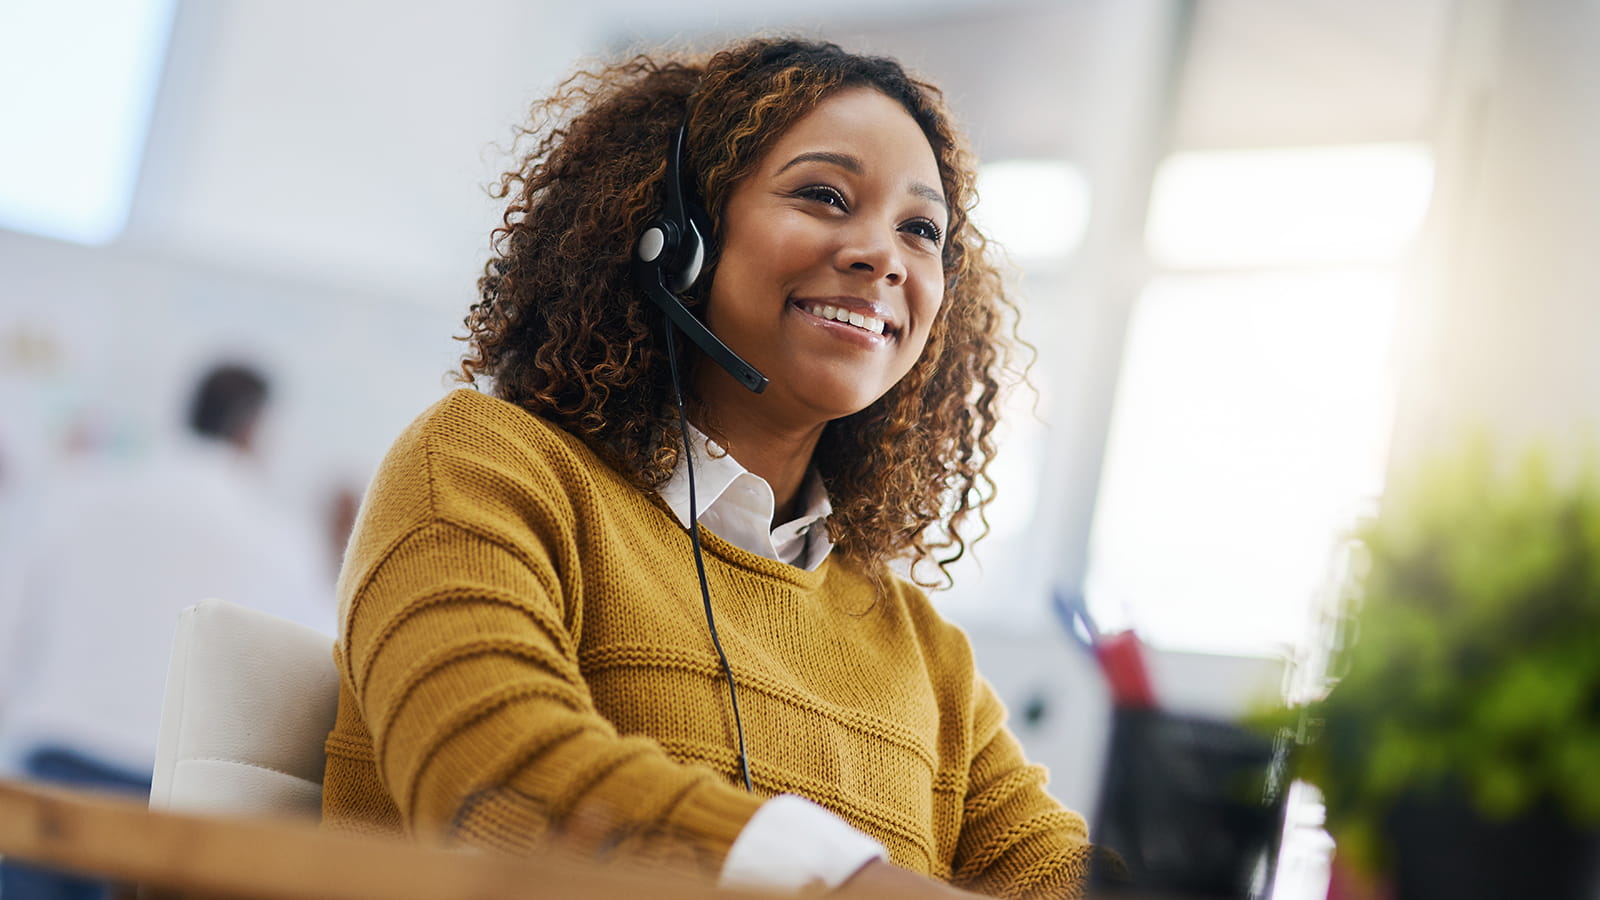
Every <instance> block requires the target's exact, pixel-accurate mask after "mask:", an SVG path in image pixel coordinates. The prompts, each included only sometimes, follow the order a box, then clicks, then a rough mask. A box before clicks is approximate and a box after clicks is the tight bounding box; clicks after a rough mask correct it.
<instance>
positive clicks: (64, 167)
mask: <svg viewBox="0 0 1600 900" xmlns="http://www.w3.org/2000/svg"><path fill="white" fill-rule="evenodd" d="M174 6H175V4H174V0H9V2H6V3H0V123H4V124H3V126H0V127H3V128H4V131H5V139H4V140H0V227H3V228H10V229H13V230H16V231H27V232H32V233H34V234H41V235H45V236H48V237H54V238H60V239H63V240H69V241H76V242H78V243H83V244H104V243H107V242H109V241H111V240H114V239H115V238H116V237H117V235H118V234H120V233H121V232H122V229H123V226H124V225H126V224H127V220H128V210H129V206H130V205H131V203H132V200H133V190H134V185H135V181H136V180H137V177H138V173H139V163H140V158H141V156H142V152H143V148H144V143H145V133H146V131H147V130H148V128H149V124H150V111H151V108H152V107H153V106H154V103H155V94H156V88H157V85H158V82H159V80H160V75H161V66H162V61H163V59H164V57H165V55H166V45H167V37H168V35H169V34H170V33H171V30H172V17H173V9H174Z"/></svg>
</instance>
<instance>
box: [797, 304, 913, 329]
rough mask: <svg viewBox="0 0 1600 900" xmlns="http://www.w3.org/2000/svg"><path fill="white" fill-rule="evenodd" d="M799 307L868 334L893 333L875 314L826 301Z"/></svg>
mask: <svg viewBox="0 0 1600 900" xmlns="http://www.w3.org/2000/svg"><path fill="white" fill-rule="evenodd" d="M800 308H801V309H803V310H805V311H806V312H808V313H810V314H811V315H813V316H816V317H817V318H819V319H827V320H829V321H832V322H840V323H843V324H845V325H851V326H854V327H856V328H859V329H861V330H862V331H865V332H868V333H870V334H880V335H881V334H888V335H890V336H893V335H894V329H893V328H890V327H889V323H888V322H886V321H885V320H883V319H880V318H877V317H876V316H869V315H865V314H864V313H858V312H851V311H850V310H848V309H843V308H841V307H838V306H830V305H829V304H826V303H807V304H804V305H802V306H801V307H800Z"/></svg>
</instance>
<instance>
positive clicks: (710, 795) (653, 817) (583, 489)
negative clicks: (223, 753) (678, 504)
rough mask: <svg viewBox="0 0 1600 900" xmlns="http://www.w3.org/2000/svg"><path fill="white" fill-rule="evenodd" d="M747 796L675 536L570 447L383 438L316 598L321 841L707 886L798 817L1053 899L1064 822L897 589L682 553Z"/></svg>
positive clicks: (489, 435)
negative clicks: (411, 841) (349, 529)
mask: <svg viewBox="0 0 1600 900" xmlns="http://www.w3.org/2000/svg"><path fill="white" fill-rule="evenodd" d="M702 536H703V538H704V549H705V561H706V570H707V571H706V574H707V577H708V578H709V580H710V586H711V598H712V602H713V604H714V606H715V609H716V615H717V628H718V632H719V633H720V635H721V638H722V643H723V646H724V647H725V648H726V650H727V653H728V658H729V660H730V662H731V663H732V666H733V672H734V676H735V678H736V679H737V680H738V684H739V702H740V709H741V713H742V716H743V720H744V727H745V733H746V739H747V742H748V746H749V754H750V767H751V773H752V775H753V777H754V781H755V786H756V791H757V793H756V794H755V795H751V794H748V793H746V792H745V791H744V789H743V787H742V786H741V781H740V778H739V775H738V760H737V755H736V750H735V747H736V739H735V736H734V725H733V717H732V713H731V712H730V707H729V701H728V689H727V685H726V683H725V680H724V675H723V673H722V670H721V668H720V666H719V664H718V662H717V658H716V655H715V652H714V650H713V649H712V645H711V639H710V636H709V633H708V631H707V629H706V622H705V616H704V613H703V611H702V607H701V599H700V591H699V586H698V582H697V581H696V577H695V570H694V562H693V556H692V554H691V550H690V544H689V537H688V534H687V533H686V531H685V530H684V529H683V527H682V526H680V525H679V524H678V522H677V520H676V519H675V518H674V517H673V515H672V513H671V512H670V510H668V509H667V508H666V506H665V505H664V504H663V503H662V502H661V501H660V500H659V499H658V498H657V497H655V496H654V495H651V494H646V493H643V492H640V491H639V490H637V489H635V488H634V487H632V486H630V485H629V484H628V483H627V482H626V481H624V480H623V479H622V478H621V477H620V476H619V475H617V474H616V473H615V472H613V471H612V470H610V469H609V468H607V467H606V466H605V465H603V464H602V463H601V462H600V461H599V460H598V459H597V458H596V457H595V456H594V455H593V454H592V453H591V452H590V451H589V450H588V449H587V448H586V447H585V446H584V445H583V444H582V443H580V442H579V441H578V440H577V439H575V438H573V437H572V436H571V435H569V434H567V433H565V432H563V431H561V430H560V429H558V428H556V427H554V426H553V425H551V424H550V423H548V422H546V421H544V420H542V419H539V418H537V417H535V416H533V415H531V414H529V413H528V412H526V411H524V410H522V409H520V408H518V407H516V406H513V405H511V404H508V403H505V402H503V401H500V400H496V399H493V398H491V397H488V396H485V395H483V394H480V393H477V392H475V391H470V390H458V391H454V392H452V393H451V394H450V395H449V396H448V397H446V398H445V399H443V400H442V401H440V402H439V403H438V404H436V405H435V406H434V407H433V408H431V409H430V410H428V411H427V412H426V413H424V414H423V415H422V416H421V417H420V418H419V419H418V420H417V421H416V422H415V423H413V424H412V425H411V427H410V428H409V429H407V430H406V432H405V433H404V434H402V435H401V436H400V438H399V439H398V440H397V441H396V443H395V445H394V447H393V448H392V449H391V451H390V452H389V455H388V457H387V458H386V460H385V461H384V463H383V465H382V467H381V469H380V470H379V472H378V475H377V477H376V479H375V480H374V482H373V484H372V487H371V489H370V491H369V492H368V494H367V499H366V502H365V505H364V506H363V509H362V512H361V519H360V523H359V525H358V527H357V529H356V532H355V535H354V537H353V539H352V542H351V545H350V549H349V552H348V555H347V557H346V559H345V565H344V572H343V574H342V576H341V578H340V585H339V597H340V605H341V612H342V618H343V624H342V627H341V632H340V635H339V641H338V646H337V648H336V650H335V658H336V661H337V663H338V667H339V671H340V674H341V685H340V696H339V713H338V721H337V724H336V725H335V727H334V730H333V732H332V733H331V734H330V735H329V737H328V741H327V752H328V762H327V772H326V782H325V784H324V795H323V796H324V799H323V813H324V820H325V821H326V822H327V823H328V824H329V825H330V826H331V827H335V828H342V829H350V830H358V831H367V832H382V833H396V834H402V833H403V834H411V835H413V836H416V837H419V838H423V839H427V840H435V841H444V842H447V843H457V844H467V845H476V846H483V847H490V848H499V849H503V850H511V851H525V850H532V849H533V848H535V847H537V846H540V845H541V844H543V843H544V842H547V841H556V842H560V843H561V844H562V845H563V846H566V847H574V846H575V847H578V848H580V849H581V850H583V851H585V852H588V853H590V854H593V855H596V856H600V857H603V858H628V859H633V860H638V859H644V860H651V861H660V862H663V863H672V864H688V865H691V866H693V867H695V868H697V869H699V870H700V871H703V872H706V873H708V874H711V873H715V872H716V871H717V870H718V869H719V868H720V866H721V864H722V859H723V857H724V855H725V854H726V853H727V850H728V847H729V845H730V844H732V842H733V840H734V838H735V837H736V836H737V835H738V833H739V830H740V829H741V828H742V827H743V826H744V823H745V821H746V820H747V819H748V818H749V817H750V816H751V814H753V813H754V812H755V810H756V808H757V807H758V806H759V805H760V804H761V802H762V801H763V800H764V799H765V798H767V797H769V796H772V795H775V794H779V793H794V794H800V795H802V796H805V797H807V798H810V799H811V800H813V801H815V802H817V803H820V804H821V805H823V806H825V807H827V808H829V809H831V810H833V811H834V812H836V813H838V814H839V815H840V816H842V817H844V818H845V819H846V820H848V821H849V822H850V823H851V824H853V825H854V826H855V827H856V828H859V829H860V830H862V831H864V832H866V833H867V834H870V835H872V836H873V837H875V838H877V839H878V840H880V841H882V842H883V844H884V845H885V846H886V847H887V848H888V849H889V852H890V855H891V857H892V858H893V861H894V862H895V863H897V864H899V865H901V866H904V867H906V868H909V869H913V870H915V871H918V872H923V873H927V874H929V875H932V876H934V877H937V878H941V879H945V880H948V881H952V882H955V883H957V884H960V885H963V886H966V887H968V888H970V889H973V890H978V891H982V892H986V893H993V894H999V895H1006V896H1012V895H1022V894H1034V895H1041V896H1075V895H1076V892H1077V891H1078V890H1079V884H1080V882H1081V879H1082V875H1083V874H1084V869H1085V867H1086V866H1087V860H1088V852H1089V845H1088V844H1087V842H1086V835H1085V828H1084V824H1083V820H1082V819H1081V818H1080V817H1079V816H1078V815H1076V814H1075V813H1072V812H1069V811H1067V810H1065V809H1063V808H1062V807H1061V806H1060V804H1058V803H1057V802H1056V801H1055V800H1054V799H1052V798H1051V797H1050V796H1049V795H1047V794H1046V793H1045V792H1044V790H1043V784H1044V780H1045V776H1044V772H1043V770H1041V769H1040V768H1038V767H1036V766H1031V765H1028V764H1027V763H1026V762H1025V761H1024V760H1023V757H1022V753H1021V750H1020V748H1019V746H1018V744H1017V742H1016V740H1015V739H1013V737H1012V736H1011V734H1010V733H1009V732H1008V731H1007V730H1006V729H1005V727H1004V724H1003V718H1004V710H1003V709H1002V707H1001V705H1000V703H999V701H998V700H997V699H996V697H995V695H994V693H993V692H992V691H991V690H990V688H989V687H988V685H987V684H986V683H985V682H984V681H983V680H982V679H981V678H979V677H978V676H977V674H976V672H975V671H974V669H973V663H972V655H971V652H970V650H969V648H968V645H967V641H966V638H965V636H964V635H963V634H962V633H961V632H960V631H959V630H958V629H956V628H955V627H954V626H952V625H950V624H948V623H946V622H944V621H943V620H942V619H940V617H939V616H938V615H937V614H936V613H935V612H934V611H933V609H932V608H931V606H930V605H929V603H928V601H927V599H926V598H925V597H924V596H923V594H922V593H921V592H920V591H919V590H917V589H916V588H914V587H912V586H910V585H908V584H906V583H905V582H903V581H900V580H891V583H890V584H889V585H888V588H887V592H886V595H884V596H881V597H879V598H878V599H877V600H876V602H874V594H873V589H872V587H871V585H870V584H869V582H868V581H867V579H866V578H865V577H864V576H863V575H862V574H861V573H860V572H859V571H858V570H857V568H856V567H855V566H853V565H852V564H851V563H850V562H849V561H848V560H844V559H841V558H840V556H839V555H838V554H835V555H834V556H833V557H831V558H830V559H829V560H828V561H827V562H825V563H824V564H823V565H822V566H821V567H820V568H819V569H817V570H816V571H813V572H808V571H804V570H801V569H798V568H795V567H792V566H788V565H784V564H782V563H778V562H774V561H772V560H769V559H765V558H762V557H760V556H757V555H755V554H752V553H749V552H746V551H744V550H741V549H739V548H737V547H734V546H733V545H731V544H729V543H727V542H726V541H723V540H721V539H720V538H718V537H717V536H716V535H713V534H710V533H706V532H703V533H702Z"/></svg>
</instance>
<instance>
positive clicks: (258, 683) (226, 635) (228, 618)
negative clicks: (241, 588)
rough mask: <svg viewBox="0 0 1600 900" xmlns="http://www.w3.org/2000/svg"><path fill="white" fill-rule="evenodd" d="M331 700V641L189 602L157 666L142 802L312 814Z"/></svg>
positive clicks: (318, 801)
mask: <svg viewBox="0 0 1600 900" xmlns="http://www.w3.org/2000/svg"><path fill="white" fill-rule="evenodd" d="M338 698H339V676H338V672H337V671H336V670H335V668H334V664H333V638H331V637H328V636H327V635H324V634H320V633H318V632H317V631H315V630H313V629H310V628H307V627H305V626H304V625H299V624H296V623H294V622H290V621H288V620H287V619H280V618H278V617H277V616H273V615H268V614H267V613H263V612H258V611H256V610H253V609H246V608H245V607H242V606H237V605H235V604H232V603H225V602H223V601H220V600H205V601H202V602H200V603H198V604H196V605H194V606H191V607H189V608H188V609H186V610H184V611H183V613H182V614H181V615H180V616H179V618H178V633H177V637H176V639H175V640H174V642H173V647H172V663H171V665H170V666H169V668H168V670H167V687H166V695H165V698H164V700H163V704H162V710H161V731H160V736H159V738H158V740H157V745H156V766H155V772H154V777H153V779H152V781H151V786H150V805H151V807H153V808H156V809H173V810H185V811H191V812H212V813H228V814H233V815H307V816H316V815H318V814H320V812H321V807H322V769H323V764H324V757H323V749H322V748H323V742H324V741H325V740H326V739H327V736H328V732H329V731H330V730H331V729H332V728H333V719H334V712H335V709H336V707H337V706H338Z"/></svg>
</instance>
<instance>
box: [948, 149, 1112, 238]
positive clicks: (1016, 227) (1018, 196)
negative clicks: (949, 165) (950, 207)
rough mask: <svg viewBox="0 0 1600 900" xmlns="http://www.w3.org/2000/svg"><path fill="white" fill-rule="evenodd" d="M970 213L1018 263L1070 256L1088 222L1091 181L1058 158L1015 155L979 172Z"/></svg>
mask: <svg viewBox="0 0 1600 900" xmlns="http://www.w3.org/2000/svg"><path fill="white" fill-rule="evenodd" d="M972 215H973V218H974V219H975V220H976V221H977V224H978V228H979V229H980V230H982V231H983V233H984V235H986V236H987V237H989V238H991V239H993V240H994V241H996V242H997V243H999V244H1000V245H1001V246H1002V247H1004V248H1005V250H1006V252H1008V253H1009V254H1011V257H1012V258H1013V259H1015V260H1016V261H1017V262H1019V263H1049V262H1060V261H1063V260H1066V259H1068V258H1070V257H1071V256H1072V253H1073V251H1075V250H1077V249H1078V244H1079V243H1080V242H1082V240H1083V232H1084V229H1085V228H1087V227H1088V224H1089V183H1088V182H1087V181H1086V180H1085V179H1084V177H1083V173H1082V172H1080V171H1078V167H1077V166H1074V165H1072V164H1071V163H1069V162H1065V161H1060V160H1039V159H1013V160H1005V161H1002V162H993V163H989V164H987V165H985V166H983V167H982V168H981V169H979V171H978V205H977V207H976V208H974V209H973V212H972Z"/></svg>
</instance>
